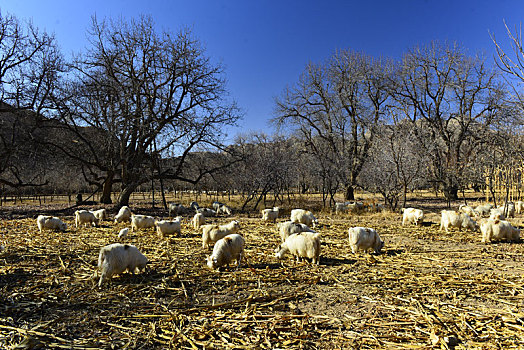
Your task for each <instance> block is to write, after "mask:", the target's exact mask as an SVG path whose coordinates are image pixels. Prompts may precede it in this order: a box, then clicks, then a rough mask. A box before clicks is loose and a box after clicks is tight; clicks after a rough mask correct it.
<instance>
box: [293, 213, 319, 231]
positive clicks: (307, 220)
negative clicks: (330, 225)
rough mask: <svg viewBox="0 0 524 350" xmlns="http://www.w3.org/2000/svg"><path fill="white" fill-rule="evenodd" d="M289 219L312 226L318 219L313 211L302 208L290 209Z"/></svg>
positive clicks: (316, 223)
mask: <svg viewBox="0 0 524 350" xmlns="http://www.w3.org/2000/svg"><path fill="white" fill-rule="evenodd" d="M291 221H293V222H299V223H301V224H305V225H307V226H310V227H313V228H315V226H316V225H318V220H317V218H316V217H315V216H314V215H313V213H312V212H310V211H308V210H304V209H293V210H291Z"/></svg>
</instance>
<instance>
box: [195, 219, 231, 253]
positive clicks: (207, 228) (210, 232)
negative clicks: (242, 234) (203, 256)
mask: <svg viewBox="0 0 524 350" xmlns="http://www.w3.org/2000/svg"><path fill="white" fill-rule="evenodd" d="M239 229H240V223H239V222H238V221H237V220H233V221H231V222H230V223H229V224H226V225H220V226H219V225H204V226H202V248H206V247H207V246H209V244H211V243H215V242H216V241H218V240H219V239H221V238H224V237H225V236H227V235H229V234H232V233H236V232H237V231H238V230H239Z"/></svg>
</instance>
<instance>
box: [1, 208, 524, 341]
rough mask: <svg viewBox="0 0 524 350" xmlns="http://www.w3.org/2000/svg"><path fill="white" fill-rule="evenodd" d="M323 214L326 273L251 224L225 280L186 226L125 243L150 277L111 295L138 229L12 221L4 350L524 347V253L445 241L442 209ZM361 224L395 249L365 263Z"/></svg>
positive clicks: (469, 237)
mask: <svg viewBox="0 0 524 350" xmlns="http://www.w3.org/2000/svg"><path fill="white" fill-rule="evenodd" d="M319 216H320V217H319V219H320V221H321V223H323V226H322V227H321V228H319V229H318V231H319V232H320V233H321V234H322V240H323V244H322V255H321V256H322V258H321V264H320V266H312V265H310V264H308V263H305V262H301V263H296V262H295V261H294V259H293V258H292V257H287V258H285V259H283V261H282V262H279V261H277V260H276V259H275V258H274V253H273V251H274V248H275V247H276V246H277V245H278V244H279V238H278V234H277V231H276V227H275V226H273V225H266V224H264V223H262V222H261V220H260V219H254V218H247V217H239V219H240V221H241V224H242V230H241V232H240V233H241V234H242V235H243V236H244V237H245V239H246V242H247V246H246V252H245V253H246V254H245V258H244V264H243V266H241V268H240V269H238V270H235V269H234V268H231V269H225V270H223V271H218V272H217V271H211V270H209V269H207V268H206V267H205V257H206V256H207V255H208V254H209V253H210V250H203V249H202V247H201V240H200V234H199V233H197V232H196V231H194V230H193V229H192V227H191V226H190V224H189V222H188V221H186V222H185V223H184V225H183V228H182V235H181V236H179V237H176V236H175V237H169V238H167V239H161V238H159V237H158V236H157V234H156V233H155V232H154V230H152V229H150V230H141V231H138V232H132V233H130V234H129V235H128V237H126V239H124V241H125V242H127V243H131V244H134V245H136V246H137V247H138V248H139V249H140V250H141V251H142V252H143V253H144V254H145V255H146V256H147V257H148V258H149V260H150V264H149V266H148V270H147V271H146V272H145V273H140V274H136V275H135V276H133V275H131V274H128V273H124V274H121V275H119V276H115V277H113V279H112V280H111V281H110V282H109V283H108V284H107V285H105V286H104V287H103V289H101V290H99V289H98V288H97V287H96V286H95V284H96V280H94V279H93V272H94V271H95V268H96V263H97V258H98V251H99V249H100V247H101V246H103V245H106V244H110V243H113V242H116V241H118V239H117V237H116V236H117V234H118V232H119V231H120V229H122V228H124V227H126V225H125V224H118V225H114V224H113V223H111V222H110V221H107V222H105V223H104V225H103V226H102V227H99V228H95V227H88V228H84V227H81V228H79V229H75V228H74V224H73V220H72V218H69V219H68V220H66V221H67V223H68V224H69V225H70V229H69V230H68V231H67V232H65V233H60V232H53V231H45V232H44V233H42V234H40V233H38V230H37V228H36V225H35V222H34V219H18V220H3V221H1V231H0V234H1V237H0V239H1V240H2V242H3V243H2V244H4V245H5V247H6V249H5V250H4V251H3V252H2V253H0V308H1V312H0V347H5V348H12V347H13V346H15V345H17V344H21V345H22V346H25V348H37V347H38V346H39V345H42V346H43V347H45V348H73V349H74V348H82V349H85V348H97V349H98V348H109V347H116V348H125V347H128V348H144V349H149V348H181V349H201V348H204V347H205V348H218V349H224V348H253V347H256V348H262V349H275V348H286V349H333V348H432V347H434V348H454V347H455V348H457V349H460V348H462V349H472V348H483V349H484V348H510V347H517V348H518V347H523V346H524V314H523V305H524V303H523V295H524V294H523V292H524V291H523V285H524V281H523V277H522V273H523V271H524V266H523V265H522V262H523V260H524V258H523V255H522V253H523V250H524V245H522V244H515V243H498V244H490V245H484V244H481V243H480V233H473V232H466V231H464V232H460V231H457V230H452V231H450V233H444V232H439V231H438V228H439V225H438V224H437V222H436V220H437V219H438V215H436V214H435V215H429V216H428V218H429V219H428V220H431V221H433V223H426V224H425V225H423V226H419V227H417V226H404V227H403V226H401V224H400V222H401V220H400V217H399V215H396V214H390V215H384V214H374V215H369V214H366V215H360V216H356V215H328V214H323V215H319ZM228 220H229V219H221V220H220V223H225V222H227V221H228ZM282 220H284V219H280V221H282ZM517 220H518V219H517ZM72 224H73V225H72ZM351 226H369V227H374V228H376V229H377V231H378V232H379V234H380V235H381V237H382V238H383V239H384V240H385V242H386V245H385V248H384V251H383V254H382V255H379V256H375V255H369V254H358V255H353V254H351V253H350V249H349V247H348V244H347V229H348V228H349V227H351Z"/></svg>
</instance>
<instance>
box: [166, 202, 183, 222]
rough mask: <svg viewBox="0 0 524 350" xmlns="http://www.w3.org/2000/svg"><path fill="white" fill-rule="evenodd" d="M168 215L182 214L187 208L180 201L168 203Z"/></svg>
mask: <svg viewBox="0 0 524 350" xmlns="http://www.w3.org/2000/svg"><path fill="white" fill-rule="evenodd" d="M168 211H169V214H168V215H169V217H170V218H172V217H174V216H177V215H183V214H185V213H187V208H186V207H184V206H183V205H182V204H180V203H169V207H168Z"/></svg>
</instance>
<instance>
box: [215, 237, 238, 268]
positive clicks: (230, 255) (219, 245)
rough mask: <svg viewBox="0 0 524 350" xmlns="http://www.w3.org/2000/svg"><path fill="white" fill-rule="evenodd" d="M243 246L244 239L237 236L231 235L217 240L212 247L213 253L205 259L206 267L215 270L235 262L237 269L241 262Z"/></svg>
mask: <svg viewBox="0 0 524 350" xmlns="http://www.w3.org/2000/svg"><path fill="white" fill-rule="evenodd" d="M244 245H245V241H244V238H242V236H241V235H239V234H231V235H227V236H225V237H224V238H221V239H219V240H218V241H217V242H216V243H215V246H214V247H213V253H212V254H211V255H210V256H209V257H208V258H207V266H208V267H209V268H211V269H217V268H219V267H221V266H224V265H229V264H230V263H231V261H233V260H236V264H237V269H238V267H239V266H240V261H241V260H242V253H243V252H244Z"/></svg>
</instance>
